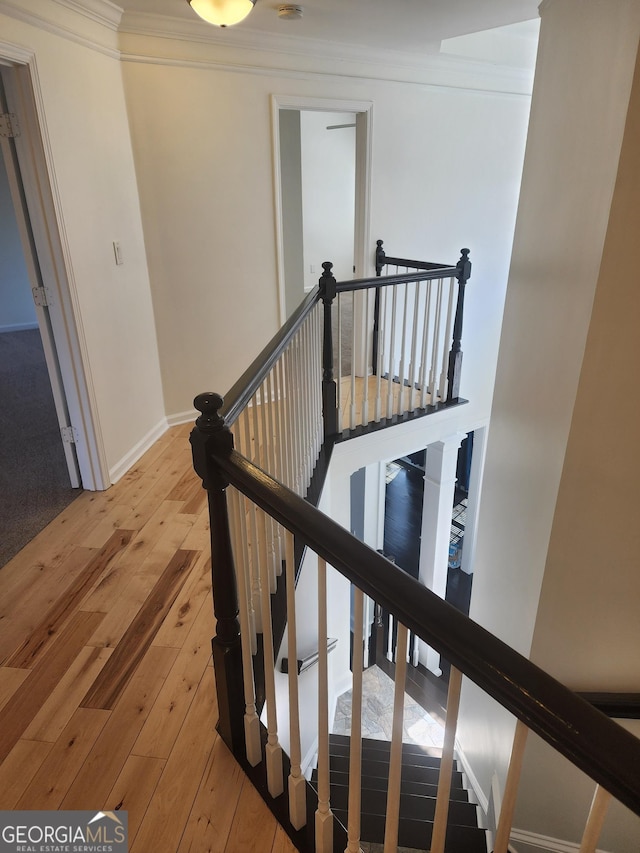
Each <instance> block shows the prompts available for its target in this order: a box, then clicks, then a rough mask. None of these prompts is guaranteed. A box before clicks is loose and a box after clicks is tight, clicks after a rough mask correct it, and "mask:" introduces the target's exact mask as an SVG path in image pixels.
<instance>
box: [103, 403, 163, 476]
mask: <svg viewBox="0 0 640 853" xmlns="http://www.w3.org/2000/svg"><path fill="white" fill-rule="evenodd" d="M168 428H169V424H168V423H167V418H162V420H161V421H159V422H158V423H157V424H156V425H155V426H154V427H153V428H152V429H150V430H149V432H148V433H147V434H146V435H145V436H143V437H142V438H141V439H140V441H139V442H138V443H137V444H135V445H134V446H133V447H132V448H131V450H130V451H129V452H128V453H127V454H125V455H124V456H123V457H122V459H120V461H119V462H117V463H116V464H115V465H114V466H113V468H110V469H109V478H110V480H111V483H112V484H113V483H117V482H118V480H119V479H120V478H121V477H123V476H124V475H125V474H126V473H127V471H128V470H129V468H131V467H132V466H133V465H135V464H136V462H137V461H138V459H140V457H141V456H142V455H143V454H144V453H146V452H147V450H149V448H150V447H151V445H152V444H154V443H155V442H156V441H157V440H158V439H159V438H160V436H161V435H163V434H164V433H165V432H166V431H167V429H168Z"/></svg>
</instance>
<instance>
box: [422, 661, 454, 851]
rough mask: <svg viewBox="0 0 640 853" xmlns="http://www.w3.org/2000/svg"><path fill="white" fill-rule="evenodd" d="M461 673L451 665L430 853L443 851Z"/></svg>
mask: <svg viewBox="0 0 640 853" xmlns="http://www.w3.org/2000/svg"><path fill="white" fill-rule="evenodd" d="M461 685H462V673H461V672H460V671H459V670H457V669H456V668H455V667H453V666H452V667H451V672H450V673H449V692H448V694H447V719H446V721H445V726H444V743H443V746H442V760H441V762H440V776H439V778H438V794H437V797H436V810H435V814H434V816H433V835H432V836H431V848H430V851H431V853H444V840H445V836H446V834H447V815H448V814H449V797H450V796H451V779H452V776H453V752H454V749H455V741H456V728H457V726H458V710H459V707H460V687H461Z"/></svg>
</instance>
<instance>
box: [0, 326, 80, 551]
mask: <svg viewBox="0 0 640 853" xmlns="http://www.w3.org/2000/svg"><path fill="white" fill-rule="evenodd" d="M79 494H80V489H72V488H71V486H70V483H69V474H68V471H67V463H66V460H65V456H64V451H63V449H62V440H61V438H60V429H59V426H58V421H57V418H56V411H55V407H54V402H53V396H52V393H51V385H50V383H49V374H48V372H47V365H46V362H45V358H44V351H43V349H42V342H41V340H40V332H39V331H38V330H37V329H30V330H28V331H24V332H4V333H2V334H0V566H3V565H4V564H5V563H7V562H8V561H9V560H10V559H11V557H13V556H14V555H15V554H17V552H18V551H19V550H20V549H21V548H23V547H24V546H25V545H26V544H27V542H29V540H30V539H32V538H33V537H34V536H35V535H36V534H37V533H39V532H40V531H41V530H42V529H43V528H44V527H46V525H47V524H48V523H49V522H50V521H52V520H53V519H54V518H55V517H56V515H58V514H59V513H60V512H62V510H63V509H64V508H65V507H66V506H67V505H68V504H69V503H71V501H72V500H73V499H74V498H75V497H77V496H78V495H79Z"/></svg>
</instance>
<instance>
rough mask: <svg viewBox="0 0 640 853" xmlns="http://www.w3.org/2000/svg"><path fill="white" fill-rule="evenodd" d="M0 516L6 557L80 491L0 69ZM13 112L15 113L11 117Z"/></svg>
mask: <svg viewBox="0 0 640 853" xmlns="http://www.w3.org/2000/svg"><path fill="white" fill-rule="evenodd" d="M0 114H2V115H3V116H5V118H4V120H3V124H2V133H1V135H0V152H1V156H0V226H1V227H0V245H1V246H2V252H1V254H2V258H3V264H2V265H1V267H0V365H1V367H0V403H1V406H0V409H1V415H0V418H1V420H2V430H1V434H2V440H1V444H0V454H1V465H0V471H1V474H0V477H1V479H0V507H1V511H0V516H1V517H2V519H3V540H2V543H0V565H4V563H6V562H7V561H8V560H9V559H11V557H13V556H14V554H16V553H17V552H18V551H19V550H20V549H21V548H22V547H23V546H24V545H25V544H26V543H27V542H28V541H29V540H30V539H31V538H32V537H33V536H34V535H35V534H36V533H38V532H39V531H40V530H41V529H42V528H43V527H45V526H46V525H47V524H48V523H49V522H50V521H51V520H52V519H53V518H54V517H55V516H56V515H57V514H58V513H59V512H61V511H62V509H64V508H65V507H66V506H67V505H68V504H69V503H70V502H71V501H72V500H73V499H74V498H75V497H77V495H78V493H79V492H78V490H79V487H80V471H79V466H78V459H77V455H76V452H75V445H74V443H73V432H72V428H71V425H70V419H69V410H68V405H67V400H66V396H65V393H64V387H63V383H62V377H61V371H60V363H59V360H58V354H57V350H56V346H55V341H54V336H53V331H52V327H51V318H50V315H49V310H48V307H47V304H46V303H47V298H46V293H47V288H46V287H45V282H44V280H43V276H42V271H41V268H40V264H39V261H38V255H37V252H36V248H35V241H34V237H33V229H32V226H31V221H30V219H29V213H28V210H27V206H26V203H25V196H24V187H23V184H22V177H21V174H20V167H19V162H18V158H17V154H16V150H15V135H16V134H19V133H20V126H19V122H18V120H17V119H16V118H15V115H14V114H10V113H9V109H8V104H7V100H6V94H5V90H4V86H3V83H2V78H1V77H0ZM7 116H10V118H9V119H7Z"/></svg>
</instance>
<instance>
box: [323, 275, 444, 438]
mask: <svg viewBox="0 0 640 853" xmlns="http://www.w3.org/2000/svg"><path fill="white" fill-rule="evenodd" d="M391 274H396V275H403V274H406V275H407V278H410V277H411V272H410V270H408V269H405V270H399V269H398V268H396V269H395V273H394V271H393V270H391ZM457 293H458V281H457V279H456V277H455V276H450V277H447V278H437V279H432V280H426V281H417V282H416V281H406V282H400V283H394V284H392V285H383V284H381V285H380V286H379V330H378V335H377V337H378V340H377V356H376V363H375V364H372V359H373V352H374V347H373V337H372V333H371V320H372V303H373V297H374V292H373V289H368V290H366V291H364V292H362V293H360V292H358V293H356V292H355V291H352V292H339V293H338V296H337V299H336V303H337V305H336V306H335V310H336V311H337V314H338V321H337V330H336V332H337V333H336V335H335V338H336V339H335V340H334V352H335V359H334V367H335V376H336V381H337V384H338V390H337V395H338V412H339V416H338V417H339V428H340V430H344V429H347V428H349V429H354V428H355V427H356V426H359V425H362V426H366V425H367V424H369V423H371V422H375V423H379V422H380V421H381V420H382V419H384V418H386V419H390V418H393V417H394V416H399V415H402V414H405V413H407V412H414V411H415V410H416V409H424V408H425V407H427V406H429V405H435V404H438V403H443V402H445V401H446V399H447V394H448V369H449V351H450V348H451V343H452V337H453V322H454V315H455V305H456V298H457ZM358 297H361V302H358Z"/></svg>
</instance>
